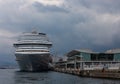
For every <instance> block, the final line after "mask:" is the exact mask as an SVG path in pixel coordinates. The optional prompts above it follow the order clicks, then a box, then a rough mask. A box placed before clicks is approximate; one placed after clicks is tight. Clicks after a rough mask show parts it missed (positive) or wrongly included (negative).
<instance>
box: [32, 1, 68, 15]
mask: <svg viewBox="0 0 120 84" xmlns="http://www.w3.org/2000/svg"><path fill="white" fill-rule="evenodd" d="M33 6H34V7H36V8H37V10H38V11H39V12H65V13H67V12H68V11H67V10H65V9H64V8H62V7H58V6H56V5H43V4H42V3H40V2H34V3H33Z"/></svg>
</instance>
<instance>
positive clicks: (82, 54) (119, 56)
mask: <svg viewBox="0 0 120 84" xmlns="http://www.w3.org/2000/svg"><path fill="white" fill-rule="evenodd" d="M67 57H68V61H71V60H75V58H76V60H78V61H81V60H82V61H120V49H113V50H107V51H106V52H104V53H98V52H93V51H92V50H88V49H84V50H83V49H80V50H78V49H76V50H72V51H70V52H68V53H67Z"/></svg>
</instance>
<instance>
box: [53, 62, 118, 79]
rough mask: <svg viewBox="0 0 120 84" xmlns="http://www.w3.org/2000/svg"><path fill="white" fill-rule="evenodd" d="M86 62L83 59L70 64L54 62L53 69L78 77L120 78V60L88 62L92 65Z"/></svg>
mask: <svg viewBox="0 0 120 84" xmlns="http://www.w3.org/2000/svg"><path fill="white" fill-rule="evenodd" d="M86 63H87V62H83V61H82V62H77V63H71V64H70V63H67V62H59V63H56V67H55V69H54V71H56V72H60V73H66V74H72V75H76V76H80V77H93V78H107V79H120V62H98V61H96V62H89V64H92V65H86ZM96 63H97V65H96ZM104 64H106V65H104ZM78 65H79V67H78Z"/></svg>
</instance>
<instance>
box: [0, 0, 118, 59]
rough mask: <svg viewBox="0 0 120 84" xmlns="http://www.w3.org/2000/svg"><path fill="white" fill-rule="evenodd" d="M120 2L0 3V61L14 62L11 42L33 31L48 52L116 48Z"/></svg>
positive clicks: (0, 0) (17, 0)
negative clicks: (44, 39) (45, 40)
mask: <svg viewBox="0 0 120 84" xmlns="http://www.w3.org/2000/svg"><path fill="white" fill-rule="evenodd" d="M119 8H120V0H0V61H13V60H15V56H14V52H15V48H14V47H13V43H14V42H15V41H16V40H17V37H18V36H19V35H20V34H21V33H22V32H31V31H32V29H33V28H36V29H37V30H38V31H39V32H44V33H46V34H47V35H48V37H49V38H50V40H51V41H52V42H53V47H52V53H57V54H58V55H64V54H66V53H67V52H69V51H70V50H73V49H81V48H82V49H86V48H88V49H91V50H93V51H97V52H104V51H106V50H108V49H114V48H120V44H119V43H120V35H119V32H120V9H119Z"/></svg>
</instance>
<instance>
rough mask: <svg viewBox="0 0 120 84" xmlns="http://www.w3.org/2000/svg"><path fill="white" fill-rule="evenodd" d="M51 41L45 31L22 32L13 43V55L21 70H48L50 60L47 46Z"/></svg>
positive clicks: (49, 45) (48, 46)
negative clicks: (14, 50)
mask: <svg viewBox="0 0 120 84" xmlns="http://www.w3.org/2000/svg"><path fill="white" fill-rule="evenodd" d="M51 46H52V42H50V41H49V38H48V37H47V35H46V34H45V33H38V32H36V31H33V32H30V33H23V34H22V35H21V36H20V37H19V39H18V41H17V42H16V43H14V47H15V48H16V52H15V56H16V60H17V62H18V64H19V67H20V70H21V71H45V70H49V68H50V66H49V64H50V63H51V62H52V58H51V56H50V51H49V48H50V47H51Z"/></svg>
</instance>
